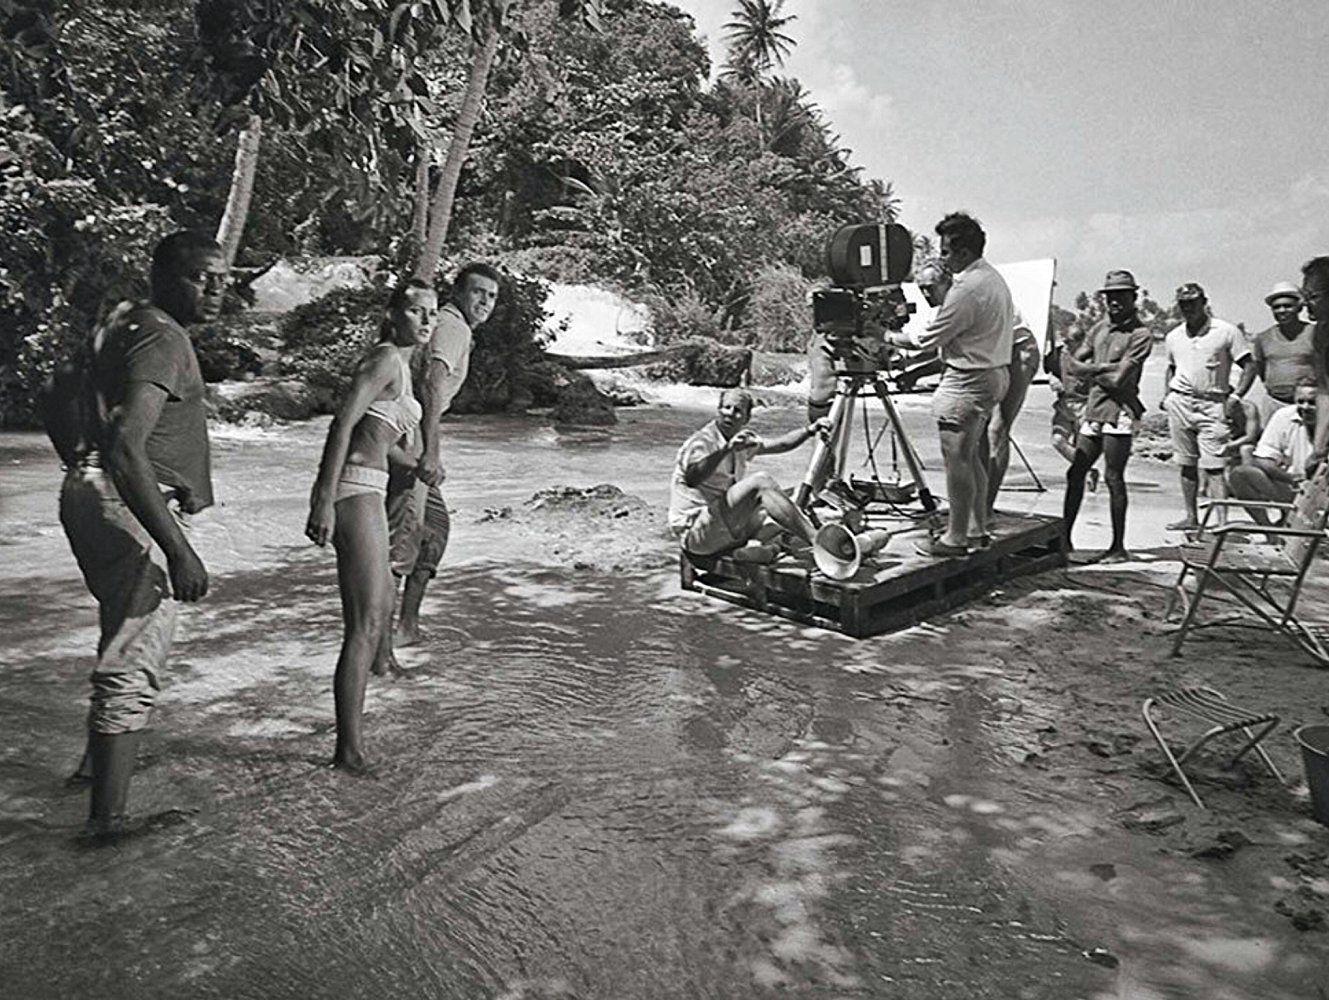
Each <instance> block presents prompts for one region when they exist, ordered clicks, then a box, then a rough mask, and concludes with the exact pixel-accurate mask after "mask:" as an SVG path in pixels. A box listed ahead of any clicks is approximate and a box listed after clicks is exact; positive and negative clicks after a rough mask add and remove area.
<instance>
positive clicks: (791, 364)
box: [752, 351, 808, 385]
mask: <svg viewBox="0 0 1329 1000" xmlns="http://www.w3.org/2000/svg"><path fill="white" fill-rule="evenodd" d="M807 373H808V362H807V357H806V356H805V355H802V354H772V353H771V352H769V351H753V352H752V384H753V385H792V384H793V383H795V382H801V381H802V380H803V378H804V376H806V375H807Z"/></svg>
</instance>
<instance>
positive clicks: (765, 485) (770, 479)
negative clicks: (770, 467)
mask: <svg viewBox="0 0 1329 1000" xmlns="http://www.w3.org/2000/svg"><path fill="white" fill-rule="evenodd" d="M747 482H748V484H749V485H750V486H751V487H752V489H754V490H756V491H757V492H759V493H768V492H770V491H771V490H776V491H777V492H778V491H779V489H780V484H779V483H777V482H776V481H775V477H774V476H772V475H771V474H770V473H769V472H754V473H752V475H750V476H748V477H747Z"/></svg>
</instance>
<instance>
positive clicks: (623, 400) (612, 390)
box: [598, 379, 646, 406]
mask: <svg viewBox="0 0 1329 1000" xmlns="http://www.w3.org/2000/svg"><path fill="white" fill-rule="evenodd" d="M598 388H599V390H600V391H601V392H602V393H604V395H605V396H606V397H607V398H608V399H609V401H610V402H611V403H613V404H614V405H615V406H641V405H642V403H644V402H646V399H645V397H644V396H642V394H641V392H640V391H639V390H638V389H636V388H635V387H633V386H631V385H628V384H627V383H626V382H620V381H619V380H618V379H607V380H602V381H601V382H600V383H599V386H598Z"/></svg>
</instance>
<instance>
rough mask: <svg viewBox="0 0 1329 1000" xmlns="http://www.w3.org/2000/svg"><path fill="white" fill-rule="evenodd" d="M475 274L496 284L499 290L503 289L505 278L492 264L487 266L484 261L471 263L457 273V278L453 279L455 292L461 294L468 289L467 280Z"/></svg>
mask: <svg viewBox="0 0 1329 1000" xmlns="http://www.w3.org/2000/svg"><path fill="white" fill-rule="evenodd" d="M473 274H478V275H479V276H480V277H482V278H488V279H489V280H490V281H492V282H493V283H494V284H496V285H498V287H499V288H502V287H503V277H502V275H500V274H499V273H498V268H496V267H494V266H493V265H492V264H486V263H485V262H484V261H482V260H475V261H471V263H469V264H467V265H466V266H465V267H463V268H462V269H461V270H460V271H458V272H457V276H456V277H455V278H453V279H452V288H453V290H454V291H457V292H460V291H461V290H462V289H463V288H465V287H466V279H467V278H469V277H470V276H471V275H473Z"/></svg>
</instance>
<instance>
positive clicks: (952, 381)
mask: <svg viewBox="0 0 1329 1000" xmlns="http://www.w3.org/2000/svg"><path fill="white" fill-rule="evenodd" d="M1009 386H1010V372H1009V371H1008V370H1007V368H1006V366H1004V365H1003V366H1002V367H1001V368H977V369H967V368H952V367H951V366H950V365H947V366H946V369H945V370H944V371H943V372H942V374H941V382H940V384H938V386H937V391H936V392H934V393H933V394H932V416H933V417H934V418H936V421H937V425H938V426H939V427H942V428H946V429H948V430H967V429H968V428H970V427H974V426H978V425H981V424H983V423H986V422H987V421H988V420H989V419H990V418H991V416H992V411H993V409H994V408H995V407H996V406H997V404H998V403H1000V402H1001V400H1002V398H1003V397H1004V396H1005V395H1006V390H1007V388H1009Z"/></svg>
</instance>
